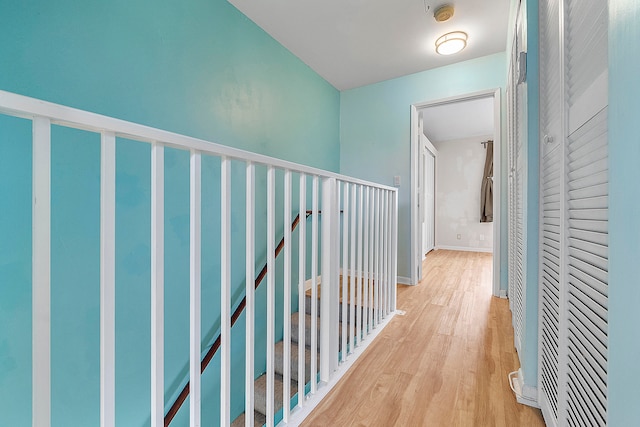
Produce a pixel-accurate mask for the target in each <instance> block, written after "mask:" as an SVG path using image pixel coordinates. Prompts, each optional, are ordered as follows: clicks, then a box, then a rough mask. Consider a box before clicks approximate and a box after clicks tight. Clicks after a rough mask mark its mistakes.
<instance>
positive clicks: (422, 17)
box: [229, 0, 509, 90]
mask: <svg viewBox="0 0 640 427" xmlns="http://www.w3.org/2000/svg"><path fill="white" fill-rule="evenodd" d="M229 2H230V3H231V4H233V5H234V6H235V7H236V8H238V9H239V10H240V11H241V12H242V13H244V14H245V15H246V16H247V17H249V19H251V20H252V21H254V22H255V23H256V24H257V25H258V26H260V27H261V28H263V29H264V30H265V31H266V32H267V33H269V34H270V35H271V36H272V37H273V38H275V39H276V40H277V41H278V42H280V43H281V44H282V45H283V46H284V47H286V48H287V49H289V50H290V51H291V52H292V53H293V54H294V55H296V56H297V57H298V58H300V59H301V60H302V61H303V62H305V63H306V64H307V65H309V66H310V67H311V68H312V69H313V70H315V71H316V72H317V73H318V74H320V75H321V76H322V77H324V78H325V79H326V80H327V81H328V82H329V83H331V84H332V85H333V86H334V87H335V88H336V89H339V90H345V89H351V88H354V87H358V86H363V85H367V84H371V83H376V82H379V81H383V80H387V79H390V78H394V77H400V76H404V75H407V74H412V73H416V72H419V71H424V70H428V69H431V68H436V67H441V66H443V65H448V64H452V63H454V62H459V61H464V60H468V59H472V58H477V57H481V56H485V55H489V54H492V53H497V52H502V51H504V50H505V48H506V38H507V21H508V17H509V0H452V1H447V0H438V1H434V0H322V1H317V0H315V1H311V0H268V1H267V0H229ZM442 4H453V5H454V6H455V13H454V16H453V18H451V19H450V20H449V21H447V22H443V23H438V22H436V21H435V19H434V18H433V11H434V9H435V8H437V7H438V6H441V5H442ZM427 8H428V12H427V11H426V9H427ZM454 30H461V31H465V32H466V33H468V34H469V40H468V44H467V48H466V49H465V50H463V51H462V52H461V53H458V54H456V55H451V56H441V55H438V54H436V53H435V41H436V39H437V38H438V37H439V36H441V35H443V34H445V33H447V32H450V31H454Z"/></svg>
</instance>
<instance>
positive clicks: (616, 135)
mask: <svg viewBox="0 0 640 427" xmlns="http://www.w3.org/2000/svg"><path fill="white" fill-rule="evenodd" d="M639 22H640V2H638V1H637V0H609V175H610V176H609V178H610V181H609V383H608V388H609V390H608V392H609V399H608V404H609V408H608V412H609V425H610V426H612V427H623V426H637V425H640V405H638V382H639V381H640V364H638V360H640V333H639V332H638V325H640V310H639V309H638V307H640V286H638V277H639V272H638V255H639V254H640V240H639V239H638V236H640V224H639V222H638V218H640V186H639V185H638V182H640V173H639V172H638V164H640V133H639V132H638V115H640V104H638V100H639V99H640V85H638V76H639V75H640V43H638V40H640V26H639V25H638V23H639Z"/></svg>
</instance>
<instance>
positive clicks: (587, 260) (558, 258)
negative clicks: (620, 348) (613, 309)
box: [539, 0, 609, 426]
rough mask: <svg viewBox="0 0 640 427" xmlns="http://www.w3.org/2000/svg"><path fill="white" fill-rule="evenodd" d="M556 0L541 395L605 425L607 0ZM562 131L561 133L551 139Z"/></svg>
mask: <svg viewBox="0 0 640 427" xmlns="http://www.w3.org/2000/svg"><path fill="white" fill-rule="evenodd" d="M556 3H557V2H556V1H554V0H545V1H543V2H541V3H540V25H541V41H540V49H541V51H540V55H541V57H540V67H541V68H540V79H541V103H540V106H541V109H540V118H541V135H545V136H547V137H546V138H543V142H542V147H541V198H542V203H541V215H542V239H541V269H542V271H541V275H540V280H541V283H540V304H539V308H540V316H539V320H540V324H539V330H540V355H539V357H540V365H539V366H540V369H539V386H540V396H541V402H540V404H541V407H542V410H543V414H544V416H545V421H546V422H547V424H548V425H558V426H565V425H567V426H605V425H606V424H607V354H608V324H607V318H608V188H609V185H608V137H607V105H608V93H607V83H608V81H607V80H608V75H607V62H608V50H607V43H608V35H607V20H608V16H607V2H605V1H602V0H563V1H561V2H560V3H559V4H556ZM554 14H555V17H554ZM554 21H556V22H558V23H559V25H558V26H557V27H555V28H554V23H553V22H554ZM554 38H555V41H554ZM556 49H558V52H559V58H560V59H561V61H560V67H559V68H558V67H556V66H555V65H554V61H555V57H556V55H557V53H556V51H557V50H556ZM556 69H560V70H561V74H560V76H557V77H559V78H556V75H555V74H554V70H556ZM555 81H559V82H560V87H559V88H556V87H555ZM556 93H559V94H560V96H559V97H558V96H556V95H555V94H556ZM558 98H559V99H558ZM558 121H559V124H558V123H557V122H558ZM558 131H559V133H560V135H561V140H560V143H558V142H557V141H555V138H554V140H551V139H550V137H551V138H553V137H554V135H555V133H556V132H558ZM556 199H557V200H559V206H558V205H556V203H555V201H556ZM556 224H558V226H556Z"/></svg>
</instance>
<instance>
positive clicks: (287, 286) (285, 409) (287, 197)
mask: <svg viewBox="0 0 640 427" xmlns="http://www.w3.org/2000/svg"><path fill="white" fill-rule="evenodd" d="M283 217H284V224H283V225H284V304H283V306H284V307H283V308H284V313H283V316H284V317H283V328H284V331H283V334H282V335H283V341H284V343H283V350H284V354H283V362H282V368H283V374H284V375H283V376H282V382H283V387H282V421H284V422H285V423H288V422H289V414H290V413H291V403H290V401H291V171H290V170H288V169H287V170H285V171H284V216H283Z"/></svg>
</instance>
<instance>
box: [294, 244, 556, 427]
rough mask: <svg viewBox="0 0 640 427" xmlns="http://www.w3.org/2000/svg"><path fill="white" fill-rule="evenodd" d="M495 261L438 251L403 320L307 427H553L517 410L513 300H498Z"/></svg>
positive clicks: (402, 295)
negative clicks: (511, 377) (512, 376)
mask: <svg viewBox="0 0 640 427" xmlns="http://www.w3.org/2000/svg"><path fill="white" fill-rule="evenodd" d="M491 263H492V261H491V254H484V253H473V252H454V251H444V250H440V251H433V252H431V253H430V254H429V255H428V256H427V259H426V260H425V263H424V268H425V271H426V273H425V277H424V279H423V280H422V282H420V284H419V285H418V286H403V285H399V286H398V309H399V310H404V311H406V315H404V316H400V315H397V316H396V317H395V318H394V319H393V320H392V321H391V323H390V324H389V325H388V326H387V327H386V328H385V329H384V331H383V332H382V333H381V334H380V336H379V337H378V338H377V339H376V342H374V343H373V344H372V345H371V346H370V347H369V349H368V350H367V351H366V352H365V354H364V355H362V356H361V357H360V359H359V360H358V361H357V362H356V364H355V366H354V367H353V368H352V369H351V371H350V372H348V373H347V374H346V375H345V377H344V378H343V379H342V380H341V381H340V383H339V384H338V385H337V386H336V387H335V388H334V389H333V390H332V391H331V392H330V393H329V395H328V396H327V398H326V399H325V401H324V402H322V404H320V406H319V407H318V408H316V409H315V410H314V411H313V412H312V413H311V414H310V415H309V417H308V418H307V419H306V420H305V422H304V423H303V424H302V426H341V427H342V426H381V427H382V426H384V427H388V426H434V427H439V426H478V427H484V426H491V427H493V426H505V427H519V426H525V427H528V426H544V421H543V420H542V414H541V413H540V411H539V410H537V409H534V408H530V407H528V406H524V405H520V404H518V403H517V402H516V400H515V397H514V395H513V392H512V391H511V389H510V388H509V383H508V380H507V375H508V373H509V372H511V371H515V370H517V369H518V359H517V355H516V351H515V348H514V346H513V328H512V327H511V314H510V311H509V304H508V301H507V300H503V299H499V298H495V297H492V296H491Z"/></svg>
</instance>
